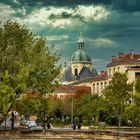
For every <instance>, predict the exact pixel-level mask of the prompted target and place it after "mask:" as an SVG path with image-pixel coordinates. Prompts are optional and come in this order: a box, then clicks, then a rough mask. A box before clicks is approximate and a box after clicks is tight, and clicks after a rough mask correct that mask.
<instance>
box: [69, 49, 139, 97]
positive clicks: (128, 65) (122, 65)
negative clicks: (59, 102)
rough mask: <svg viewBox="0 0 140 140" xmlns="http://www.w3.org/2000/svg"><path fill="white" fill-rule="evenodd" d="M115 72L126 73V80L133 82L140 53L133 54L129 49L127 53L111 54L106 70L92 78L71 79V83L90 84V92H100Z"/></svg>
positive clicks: (137, 74)
mask: <svg viewBox="0 0 140 140" xmlns="http://www.w3.org/2000/svg"><path fill="white" fill-rule="evenodd" d="M115 72H120V73H126V74H127V77H128V82H129V83H132V82H135V81H136V78H137V77H139V76H140V54H135V53H134V51H133V50H130V52H129V53H127V54H122V53H119V54H118V56H112V61H111V62H110V63H109V64H107V71H105V72H104V71H103V72H101V73H100V74H99V75H97V76H95V77H92V78H88V79H85V80H79V81H73V83H71V85H75V86H77V85H78V86H90V87H91V92H92V93H98V94H100V93H101V92H102V91H103V89H104V88H105V87H106V86H107V85H108V84H109V83H110V81H111V79H112V76H113V74H114V73H115Z"/></svg>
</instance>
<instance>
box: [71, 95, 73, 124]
mask: <svg viewBox="0 0 140 140" xmlns="http://www.w3.org/2000/svg"><path fill="white" fill-rule="evenodd" d="M71 96H72V97H71V125H73V94H71Z"/></svg>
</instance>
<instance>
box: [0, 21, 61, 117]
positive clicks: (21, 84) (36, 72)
mask: <svg viewBox="0 0 140 140" xmlns="http://www.w3.org/2000/svg"><path fill="white" fill-rule="evenodd" d="M45 44H46V40H45V37H43V36H41V37H40V36H37V35H34V34H33V33H32V32H31V31H29V29H27V27H26V26H25V25H20V24H18V23H17V22H12V21H7V22H6V23H5V24H4V25H0V112H1V113H2V115H3V116H5V115H6V114H7V113H8V111H9V110H10V109H11V107H12V104H13V102H14V101H15V99H16V98H17V97H18V96H19V95H20V94H22V93H23V92H26V91H27V90H30V89H33V90H36V91H38V92H40V93H41V94H46V93H48V92H50V91H52V88H53V86H54V83H55V78H57V76H58V75H59V70H60V68H59V66H58V65H56V63H57V60H58V59H59V58H58V55H56V54H51V53H50V51H49V49H48V47H46V46H45ZM7 97H8V98H7ZM4 103H5V104H4ZM3 110H4V111H3ZM6 112H7V113H6Z"/></svg>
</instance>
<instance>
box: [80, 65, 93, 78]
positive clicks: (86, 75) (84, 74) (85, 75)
mask: <svg viewBox="0 0 140 140" xmlns="http://www.w3.org/2000/svg"><path fill="white" fill-rule="evenodd" d="M79 75H80V79H79V80H83V79H86V78H89V77H93V75H95V74H94V73H92V72H91V71H90V69H89V68H88V67H83V69H82V70H81V72H80V74H79Z"/></svg>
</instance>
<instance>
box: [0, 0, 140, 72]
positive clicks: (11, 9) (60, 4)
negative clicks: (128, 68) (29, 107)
mask: <svg viewBox="0 0 140 140" xmlns="http://www.w3.org/2000/svg"><path fill="white" fill-rule="evenodd" d="M8 19H12V20H15V21H18V22H19V23H21V24H26V25H27V26H28V28H29V29H31V30H32V32H34V33H35V34H37V35H44V36H46V38H47V43H46V45H47V46H51V45H54V48H55V49H56V51H57V52H58V53H61V59H60V63H62V65H63V64H64V62H65V61H69V59H70V57H71V55H72V53H73V52H74V51H75V49H76V47H77V40H78V36H79V33H80V32H82V33H83V36H84V40H85V49H86V50H87V52H88V53H89V55H90V56H91V57H92V60H93V64H94V67H95V68H96V69H97V70H99V71H100V70H102V69H105V66H106V64H107V63H108V62H109V61H110V59H111V56H112V55H115V54H117V53H118V52H123V53H128V51H129V50H130V49H134V51H135V52H136V53H140V46H139V45H140V0H0V21H1V22H2V23H4V22H5V21H7V20H8Z"/></svg>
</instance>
